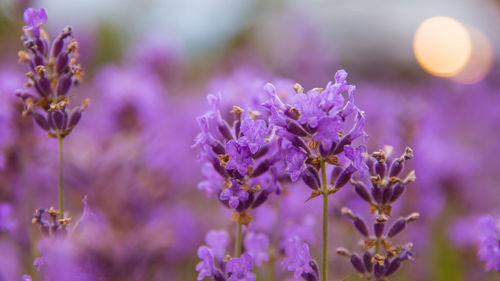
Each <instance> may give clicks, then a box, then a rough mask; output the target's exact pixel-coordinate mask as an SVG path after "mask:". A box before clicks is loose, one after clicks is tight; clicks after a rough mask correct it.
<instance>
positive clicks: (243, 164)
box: [226, 140, 253, 176]
mask: <svg viewBox="0 0 500 281" xmlns="http://www.w3.org/2000/svg"><path fill="white" fill-rule="evenodd" d="M226 154H227V155H228V156H229V157H230V158H229V161H228V162H227V163H226V169H228V170H234V169H236V170H237V171H238V173H240V175H242V176H244V175H246V174H247V172H248V169H247V167H248V166H250V165H252V164H253V160H252V157H251V153H250V149H249V148H248V147H245V146H241V145H240V144H238V142H236V141H235V140H230V141H229V142H228V143H227V144H226Z"/></svg>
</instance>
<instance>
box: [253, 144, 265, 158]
mask: <svg viewBox="0 0 500 281" xmlns="http://www.w3.org/2000/svg"><path fill="white" fill-rule="evenodd" d="M268 151H269V146H267V145H265V146H261V147H260V148H259V150H257V152H255V154H253V155H252V158H253V159H258V158H260V157H262V156H264V155H265V154H266V153H267V152H268Z"/></svg>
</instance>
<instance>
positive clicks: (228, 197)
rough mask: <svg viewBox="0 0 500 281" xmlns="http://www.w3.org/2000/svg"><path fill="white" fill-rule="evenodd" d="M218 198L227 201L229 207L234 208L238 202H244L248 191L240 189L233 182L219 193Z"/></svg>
mask: <svg viewBox="0 0 500 281" xmlns="http://www.w3.org/2000/svg"><path fill="white" fill-rule="evenodd" d="M219 199H220V200H222V201H229V207H231V208H233V209H236V208H237V207H238V205H239V204H240V202H245V201H247V200H248V192H246V191H245V190H243V189H241V188H240V187H239V186H238V185H237V184H235V183H233V186H232V187H230V188H227V189H225V190H224V191H222V192H221V194H220V195H219Z"/></svg>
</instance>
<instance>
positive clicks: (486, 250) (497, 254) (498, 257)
mask: <svg viewBox="0 0 500 281" xmlns="http://www.w3.org/2000/svg"><path fill="white" fill-rule="evenodd" d="M479 231H480V236H479V251H478V255H479V258H480V259H481V260H482V261H485V262H486V270H487V271H490V270H492V269H493V270H497V271H498V270H500V226H499V225H498V224H497V222H496V221H495V220H494V219H493V217H492V216H485V217H482V218H481V219H480V220H479Z"/></svg>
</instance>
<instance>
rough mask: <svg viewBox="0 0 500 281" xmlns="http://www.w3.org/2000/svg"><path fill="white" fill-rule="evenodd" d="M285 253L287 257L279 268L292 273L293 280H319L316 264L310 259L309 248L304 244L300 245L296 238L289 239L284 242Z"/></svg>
mask: <svg viewBox="0 0 500 281" xmlns="http://www.w3.org/2000/svg"><path fill="white" fill-rule="evenodd" d="M285 253H286V255H287V257H286V258H285V259H284V260H283V262H282V263H281V266H282V267H283V269H285V268H286V269H287V270H288V271H293V272H294V278H295V279H299V278H301V277H302V278H304V279H306V280H308V281H310V280H319V272H318V266H317V263H316V261H314V260H313V259H311V255H310V254H309V246H308V245H307V244H306V243H301V242H300V240H299V238H298V237H297V236H294V237H291V238H289V239H287V241H286V242H285ZM311 277H313V278H312V279H311Z"/></svg>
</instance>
